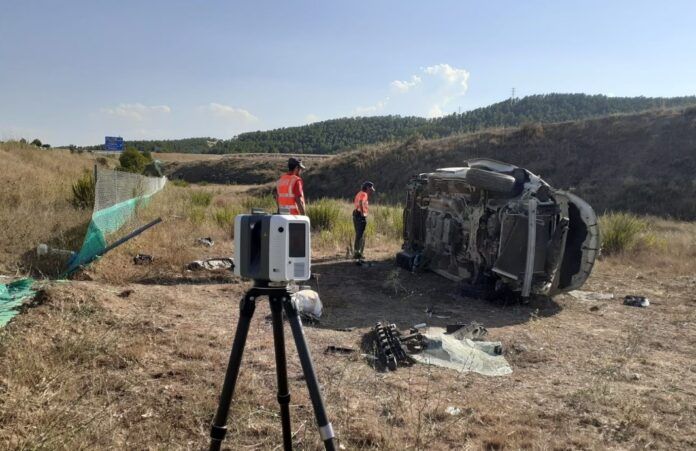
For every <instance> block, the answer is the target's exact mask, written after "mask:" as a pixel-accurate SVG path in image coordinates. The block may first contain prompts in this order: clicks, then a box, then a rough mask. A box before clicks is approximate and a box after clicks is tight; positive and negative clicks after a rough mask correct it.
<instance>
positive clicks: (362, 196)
mask: <svg viewBox="0 0 696 451" xmlns="http://www.w3.org/2000/svg"><path fill="white" fill-rule="evenodd" d="M360 202H362V209H361V208H360ZM353 205H355V209H356V210H358V211H362V213H363V214H364V215H365V216H367V210H368V206H367V205H368V202H367V193H366V192H365V191H358V194H356V195H355V199H353Z"/></svg>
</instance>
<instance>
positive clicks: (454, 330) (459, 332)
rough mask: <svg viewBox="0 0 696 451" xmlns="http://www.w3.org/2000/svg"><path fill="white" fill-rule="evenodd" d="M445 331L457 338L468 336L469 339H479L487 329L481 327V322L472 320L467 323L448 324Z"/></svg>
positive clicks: (484, 334) (481, 338)
mask: <svg viewBox="0 0 696 451" xmlns="http://www.w3.org/2000/svg"><path fill="white" fill-rule="evenodd" d="M446 333H447V334H449V335H452V336H454V337H455V338H456V339H457V340H464V339H465V338H468V339H469V340H474V341H477V340H479V341H480V340H483V337H485V336H486V334H488V329H486V328H485V327H483V325H482V324H480V323H477V322H476V321H472V322H471V323H469V324H464V323H457V324H448V325H447V328H446Z"/></svg>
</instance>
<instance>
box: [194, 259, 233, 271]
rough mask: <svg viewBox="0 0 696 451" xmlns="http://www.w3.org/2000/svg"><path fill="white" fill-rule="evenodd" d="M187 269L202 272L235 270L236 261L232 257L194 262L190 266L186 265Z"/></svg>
mask: <svg viewBox="0 0 696 451" xmlns="http://www.w3.org/2000/svg"><path fill="white" fill-rule="evenodd" d="M186 269H188V270H189V271H201V270H207V271H215V270H220V269H229V270H233V269H234V259H232V258H230V257H218V258H209V259H206V260H194V261H192V262H191V263H189V264H188V265H186Z"/></svg>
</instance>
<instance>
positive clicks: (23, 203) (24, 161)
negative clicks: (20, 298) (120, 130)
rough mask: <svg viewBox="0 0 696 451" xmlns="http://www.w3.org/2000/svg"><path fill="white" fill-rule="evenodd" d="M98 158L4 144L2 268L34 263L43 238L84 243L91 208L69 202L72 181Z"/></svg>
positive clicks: (0, 159) (61, 244) (0, 150)
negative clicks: (77, 207) (85, 209)
mask: <svg viewBox="0 0 696 451" xmlns="http://www.w3.org/2000/svg"><path fill="white" fill-rule="evenodd" d="M94 163H95V160H94V159H93V158H92V157H91V156H87V155H86V154H85V155H76V154H70V153H69V152H67V151H63V150H45V149H39V148H36V147H34V146H29V145H26V144H25V145H22V144H19V143H4V144H0V166H1V167H2V183H0V271H2V272H13V271H15V270H17V269H18V268H20V267H21V268H25V269H26V268H27V267H28V266H31V265H33V264H34V263H35V261H34V258H33V255H34V253H35V249H36V246H37V245H38V244H39V243H48V244H49V245H51V246H56V247H58V248H69V249H70V248H72V249H74V248H76V247H77V246H79V245H80V244H81V240H82V238H83V237H84V232H85V229H86V225H87V222H88V221H89V216H90V214H91V212H86V211H81V210H76V209H75V208H73V207H72V205H70V198H71V195H72V191H71V185H72V183H73V182H74V181H75V180H76V179H78V178H79V177H80V175H81V174H82V173H83V172H84V171H90V170H92V168H93V166H94Z"/></svg>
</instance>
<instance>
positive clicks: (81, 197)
mask: <svg viewBox="0 0 696 451" xmlns="http://www.w3.org/2000/svg"><path fill="white" fill-rule="evenodd" d="M95 185H96V183H95V180H94V174H93V173H92V172H90V171H86V172H85V173H84V174H82V177H80V178H79V179H78V180H77V181H76V182H75V183H73V186H72V193H73V196H72V199H71V200H70V202H71V203H72V205H73V207H75V208H82V209H88V210H91V209H92V208H94V188H95Z"/></svg>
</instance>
